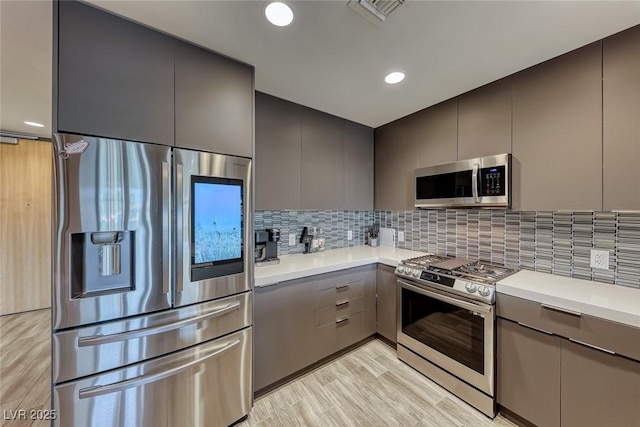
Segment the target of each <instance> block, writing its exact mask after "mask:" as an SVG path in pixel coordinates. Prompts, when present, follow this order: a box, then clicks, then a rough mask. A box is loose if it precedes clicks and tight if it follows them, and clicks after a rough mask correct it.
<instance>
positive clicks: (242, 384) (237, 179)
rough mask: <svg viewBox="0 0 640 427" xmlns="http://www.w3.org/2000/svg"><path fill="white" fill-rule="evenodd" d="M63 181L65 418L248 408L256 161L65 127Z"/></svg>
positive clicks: (221, 421)
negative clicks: (76, 131) (68, 130)
mask: <svg viewBox="0 0 640 427" xmlns="http://www.w3.org/2000/svg"><path fill="white" fill-rule="evenodd" d="M54 183H55V184H54V186H55V188H54V194H55V196H54V239H53V240H54V259H53V310H52V313H53V314H52V316H53V322H52V323H53V335H52V377H53V386H52V391H53V392H52V404H53V407H54V409H56V410H57V420H56V421H55V422H54V425H59V426H64V427H71V426H78V427H86V426H92V427H141V426H149V427H151V426H153V427H158V426H190V427H192V426H207V427H209V426H227V425H230V424H232V423H234V422H236V421H237V420H239V419H241V418H243V417H245V416H246V415H247V414H248V412H249V410H250V408H251V404H252V379H251V378H252V375H251V370H252V347H251V345H252V336H251V333H252V327H251V325H252V313H253V310H252V283H253V257H252V256H251V253H252V252H251V248H250V246H251V244H252V238H251V229H252V222H253V218H252V212H253V210H252V195H251V189H252V182H251V159H247V158H239V157H231V156H224V155H219V154H213V153H205V152H198V151H191V150H185V149H179V148H172V147H166V146H162V145H154V144H144V143H137V142H130V141H118V140H112V139H104V138H95V137H88V136H80V135H68V134H64V135H62V134H61V135H55V136H54Z"/></svg>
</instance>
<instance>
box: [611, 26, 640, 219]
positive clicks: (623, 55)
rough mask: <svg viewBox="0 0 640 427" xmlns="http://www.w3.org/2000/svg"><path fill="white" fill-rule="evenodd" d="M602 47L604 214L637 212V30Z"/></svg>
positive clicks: (639, 202)
mask: <svg viewBox="0 0 640 427" xmlns="http://www.w3.org/2000/svg"><path fill="white" fill-rule="evenodd" d="M602 43H603V46H602V80H603V81H602V85H603V87H602V96H603V99H602V108H603V111H602V117H603V122H604V123H603V129H602V136H603V144H604V147H603V153H604V159H603V168H604V179H603V182H604V190H603V191H604V210H605V211H609V210H618V209H619V210H623V209H629V210H639V209H640V192H638V191H629V189H630V188H632V187H633V186H635V184H636V183H637V182H640V168H638V163H639V162H640V121H639V120H638V117H640V26H636V27H633V28H631V29H629V30H627V31H624V32H622V33H619V34H616V35H614V36H611V37H609V38H606V39H604V40H603V42H602ZM630 186H631V187H630Z"/></svg>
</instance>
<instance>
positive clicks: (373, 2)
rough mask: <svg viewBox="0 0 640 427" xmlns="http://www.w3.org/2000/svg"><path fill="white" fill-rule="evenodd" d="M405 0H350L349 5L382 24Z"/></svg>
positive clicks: (372, 20)
mask: <svg viewBox="0 0 640 427" xmlns="http://www.w3.org/2000/svg"><path fill="white" fill-rule="evenodd" d="M403 3H404V0H349V7H350V8H351V9H353V10H355V11H356V12H358V13H359V14H360V15H362V16H364V17H365V18H367V19H368V20H369V21H371V22H373V23H374V24H380V23H382V22H384V20H385V19H387V16H389V14H390V13H391V12H393V11H394V10H396V8H397V7H398V6H400V5H401V4H403Z"/></svg>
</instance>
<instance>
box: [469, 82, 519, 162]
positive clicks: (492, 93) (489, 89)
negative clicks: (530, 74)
mask: <svg viewBox="0 0 640 427" xmlns="http://www.w3.org/2000/svg"><path fill="white" fill-rule="evenodd" d="M510 152H511V80H510V79H509V78H504V79H502V80H498V81H497V82H494V83H491V84H488V85H486V86H482V87H480V88H478V89H475V90H472V91H471V92H467V93H465V94H464V95H461V96H460V97H458V160H465V159H473V158H476V157H483V156H492V155H495V154H500V153H510Z"/></svg>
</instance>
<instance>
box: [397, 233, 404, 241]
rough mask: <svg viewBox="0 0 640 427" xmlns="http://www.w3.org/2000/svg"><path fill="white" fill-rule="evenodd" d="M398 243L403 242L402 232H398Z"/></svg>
mask: <svg viewBox="0 0 640 427" xmlns="http://www.w3.org/2000/svg"><path fill="white" fill-rule="evenodd" d="M398 242H404V231H398Z"/></svg>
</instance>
